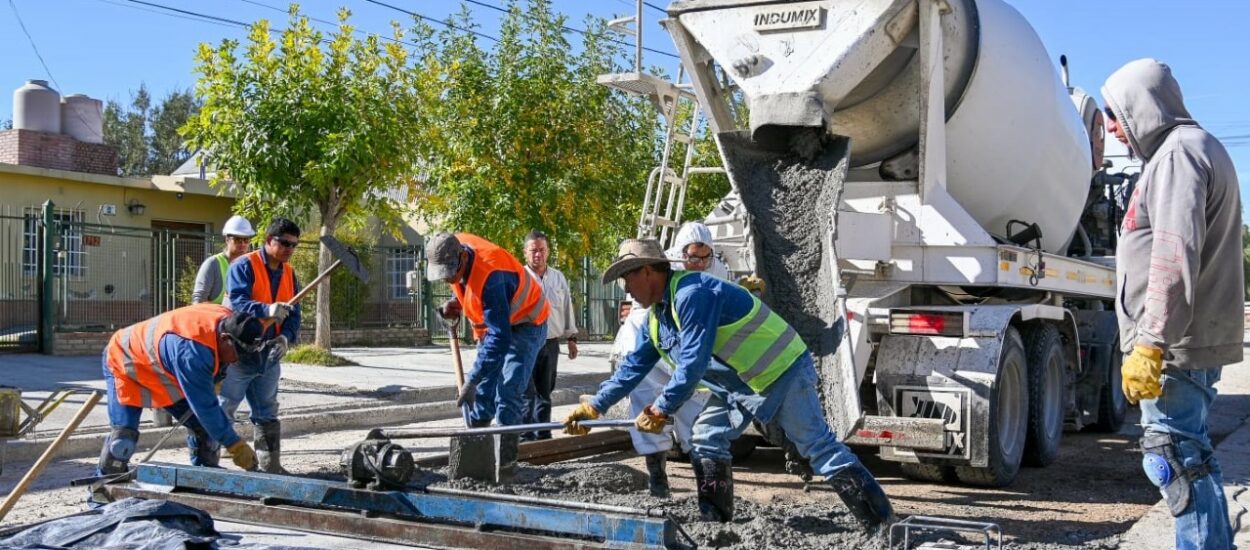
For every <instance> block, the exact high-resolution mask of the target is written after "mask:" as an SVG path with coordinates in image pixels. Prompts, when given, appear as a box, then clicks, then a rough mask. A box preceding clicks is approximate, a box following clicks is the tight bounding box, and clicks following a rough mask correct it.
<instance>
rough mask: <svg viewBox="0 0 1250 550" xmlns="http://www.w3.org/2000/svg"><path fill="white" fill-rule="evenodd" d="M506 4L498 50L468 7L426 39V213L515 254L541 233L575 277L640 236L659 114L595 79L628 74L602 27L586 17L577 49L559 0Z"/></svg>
mask: <svg viewBox="0 0 1250 550" xmlns="http://www.w3.org/2000/svg"><path fill="white" fill-rule="evenodd" d="M508 9H509V12H508V14H507V15H505V16H504V18H503V21H502V23H501V27H500V41H499V43H498V44H495V45H493V47H492V49H490V50H489V51H488V50H485V49H483V48H482V47H481V46H479V44H478V43H477V42H476V40H475V38H474V37H473V35H472V34H470V32H469V31H470V30H471V29H473V28H474V24H473V22H472V21H471V19H470V14H469V12H468V11H467V10H465V11H462V12H461V13H460V14H459V15H458V16H457V17H454V18H453V19H452V24H453V25H455V26H456V27H459V29H449V30H446V31H443V32H442V33H440V34H438V35H437V36H436V37H433V39H432V40H430V41H429V42H426V43H425V46H426V49H425V50H424V51H423V52H422V54H421V57H422V59H423V60H424V62H423V65H422V67H421V69H420V70H419V71H418V73H417V74H418V77H417V82H418V86H419V87H420V88H421V89H422V90H423V92H422V93H423V94H425V95H427V96H428V97H432V98H441V101H431V102H430V104H429V105H428V106H427V109H428V110H427V113H426V114H427V117H428V120H429V122H428V125H429V131H430V134H429V136H428V137H427V139H426V142H425V147H424V149H423V151H424V155H423V162H422V169H423V172H424V176H425V177H424V178H423V181H422V183H421V185H420V186H419V187H418V189H417V198H418V199H419V201H420V204H421V214H422V216H423V217H424V219H425V220H426V221H427V222H429V223H430V224H431V225H432V226H434V227H435V228H439V229H450V230H464V231H469V232H472V233H476V234H479V235H481V236H483V237H485V238H487V239H490V240H491V241H494V242H496V243H499V244H500V245H501V246H504V247H506V248H509V249H510V250H514V251H519V250H520V248H521V241H522V239H523V237H524V235H525V234H526V233H527V232H529V231H530V230H531V229H540V230H542V231H544V232H546V233H547V234H549V235H551V236H552V241H553V243H552V244H553V245H554V247H555V248H556V251H557V252H558V253H557V254H556V255H555V256H554V257H553V258H552V261H553V263H555V264H556V265H558V266H559V267H561V268H563V269H566V270H569V269H575V267H576V266H575V264H576V262H577V259H578V258H579V257H581V256H583V255H590V256H592V257H594V258H596V259H597V260H599V262H600V263H604V262H606V260H608V259H610V258H611V257H612V256H613V255H614V254H615V253H616V246H617V242H618V241H619V240H620V239H622V238H624V237H632V236H633V233H634V230H635V223H636V221H637V218H638V213H639V209H640V207H641V202H642V201H641V198H642V194H643V191H644V189H645V188H644V184H645V182H646V176H647V173H648V171H649V170H650V169H651V168H652V167H653V166H654V165H655V163H656V159H657V156H656V154H655V153H656V141H655V136H656V124H655V120H656V113H655V110H654V109H653V108H652V107H651V106H650V104H649V103H648V102H647V101H646V100H645V99H643V98H639V97H635V96H626V95H624V94H621V93H619V92H612V91H610V90H609V89H607V88H606V87H604V86H601V85H599V84H597V83H596V82H595V80H596V77H597V76H598V75H600V74H603V73H611V72H624V71H625V70H626V69H625V68H623V67H621V66H620V64H619V62H618V60H619V59H621V53H622V52H621V51H620V50H619V49H618V48H617V47H616V46H615V45H614V44H612V43H610V42H607V41H605V40H604V39H603V38H604V33H605V32H606V27H605V24H604V22H603V21H602V20H594V19H590V20H587V21H586V25H585V26H586V27H587V28H588V33H587V34H588V36H586V37H585V38H584V40H583V43H582V48H581V49H580V51H577V48H573V47H571V46H570V44H569V43H568V42H567V40H566V35H565V34H564V32H563V29H562V28H561V26H562V25H564V23H565V19H564V17H562V16H558V15H556V14H555V13H553V12H552V9H551V3H550V1H549V0H526V1H524V2H520V1H517V0H513V1H512V2H510V3H509V5H508ZM575 52H576V53H575Z"/></svg>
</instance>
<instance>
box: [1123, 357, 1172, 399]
mask: <svg viewBox="0 0 1250 550" xmlns="http://www.w3.org/2000/svg"><path fill="white" fill-rule="evenodd" d="M1162 375H1163V350H1161V349H1159V348H1153V347H1150V346H1143V345H1141V344H1137V345H1135V346H1133V353H1130V354H1129V356H1128V357H1126V358H1125V359H1124V363H1123V364H1121V365H1120V376H1121V377H1122V380H1121V381H1120V388H1121V389H1122V390H1123V391H1124V397H1127V398H1128V400H1129V403H1132V404H1134V405H1136V404H1137V402H1138V401H1140V400H1142V399H1154V398H1156V397H1159V396H1160V395H1162V394H1163V387H1162V386H1160V385H1159V377H1160V376H1162Z"/></svg>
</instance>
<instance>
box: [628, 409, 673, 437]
mask: <svg viewBox="0 0 1250 550" xmlns="http://www.w3.org/2000/svg"><path fill="white" fill-rule="evenodd" d="M667 420H668V415H666V414H664V413H662V412H660V410H659V409H657V408H655V405H647V408H645V409H643V410H642V412H641V413H639V414H638V418H635V419H634V426H636V427H637V428H638V431H640V432H647V433H649V434H658V433H660V432H662V431H664V424H665V422H666V421H667Z"/></svg>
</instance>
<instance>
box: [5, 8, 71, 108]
mask: <svg viewBox="0 0 1250 550" xmlns="http://www.w3.org/2000/svg"><path fill="white" fill-rule="evenodd" d="M9 7H10V8H13V17H16V18H17V26H19V27H21V28H22V34H25V35H26V41H27V42H29V43H30V49H32V50H35V57H37V58H39V64H40V65H43V72H45V73H48V79H49V80H51V81H52V83H53V84H55V85H56V87H57V89H64V88H61V83H60V82H57V81H56V77H55V76H52V69H49V68H48V62H47V61H44V59H43V54H41V53H39V46H36V45H35V39H34V37H32V36H31V35H30V31H28V30H26V23H25V22H24V21H22V14H20V13H18V11H17V4H14V3H13V0H9Z"/></svg>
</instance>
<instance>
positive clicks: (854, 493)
mask: <svg viewBox="0 0 1250 550" xmlns="http://www.w3.org/2000/svg"><path fill="white" fill-rule="evenodd" d="M829 486H830V487H833V490H834V491H837V493H838V496H839V497H842V502H843V503H844V504H846V507H847V509H849V510H850V511H851V514H852V515H854V516H855V519H858V520H859V522H860V523H862V524H863V525H864V528H865V529H866V530H867V531H868V532H869V533H873V534H877V533H880V532H881V530H882V529H883V528H885V527H888V526H889V525H890V522H891V521H892V520H893V519H894V511H893V509H892V508H891V507H890V499H889V497H887V496H885V491H883V490H882V489H881V484H879V483H877V480H876V479H875V478H873V477H872V472H869V471H868V468H865V467H864V465H863V464H860V463H858V462H857V463H855V464H854V465H852V466H849V467H847V468H846V469H844V470H842V471H841V472H838V474H837V475H835V476H833V478H831V479H830V480H829Z"/></svg>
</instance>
